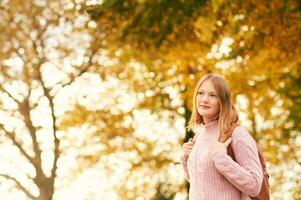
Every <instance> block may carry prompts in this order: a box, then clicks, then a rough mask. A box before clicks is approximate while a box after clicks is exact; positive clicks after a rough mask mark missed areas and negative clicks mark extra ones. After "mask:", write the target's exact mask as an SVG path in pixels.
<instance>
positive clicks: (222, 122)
mask: <svg viewBox="0 0 301 200" xmlns="http://www.w3.org/2000/svg"><path fill="white" fill-rule="evenodd" d="M207 80H209V81H211V83H212V84H213V86H214V88H215V90H216V92H217V98H218V102H219V106H220V111H219V113H218V114H217V116H216V117H215V119H214V120H218V128H219V131H220V134H221V135H220V136H227V134H229V131H230V127H231V124H232V123H233V122H237V121H238V115H237V113H236V111H235V108H234V106H233V104H232V102H231V92H230V89H229V86H228V84H227V82H226V81H225V79H224V78H223V77H222V76H220V75H218V74H207V75H205V76H203V77H202V78H201V79H200V80H199V81H198V82H197V84H196V86H195V89H194V94H193V103H192V105H193V106H192V114H191V118H190V121H189V124H188V126H187V128H188V130H191V129H193V128H194V127H196V126H197V125H199V124H203V123H204V120H203V117H202V116H201V115H200V114H199V113H198V111H197V105H196V96H197V93H198V90H199V88H200V86H201V85H202V84H203V83H204V82H205V81H207Z"/></svg>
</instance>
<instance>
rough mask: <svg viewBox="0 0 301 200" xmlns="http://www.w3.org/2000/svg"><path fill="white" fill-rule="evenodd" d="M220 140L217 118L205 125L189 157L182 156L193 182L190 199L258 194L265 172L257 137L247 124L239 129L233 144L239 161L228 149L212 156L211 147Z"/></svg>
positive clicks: (241, 198)
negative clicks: (260, 158) (256, 141)
mask: <svg viewBox="0 0 301 200" xmlns="http://www.w3.org/2000/svg"><path fill="white" fill-rule="evenodd" d="M217 139H218V129H217V121H213V122H211V123H209V124H206V125H204V131H203V133H200V134H199V135H198V137H197V138H196V142H195V144H194V146H193V149H192V151H191V153H190V155H189V158H188V160H187V161H186V162H185V161H184V160H183V159H182V164H183V167H184V171H185V175H186V179H187V180H188V181H189V182H190V189H189V200H247V199H250V198H249V197H248V196H256V195H257V194H258V193H259V192H260V189H261V184H262V180H263V174H262V170H261V164H260V161H259V157H258V152H257V147H256V143H255V141H254V140H253V138H252V137H251V136H250V134H249V133H248V132H247V130H245V129H244V128H243V127H241V126H238V127H236V128H235V130H234V131H233V134H232V142H231V143H230V145H231V146H232V148H233V151H234V154H235V159H236V162H235V161H233V160H232V158H231V157H230V156H228V155H227V150H226V149H223V150H220V151H218V152H217V153H215V154H214V155H212V157H210V156H209V154H208V149H209V146H210V144H211V142H212V141H213V140H217Z"/></svg>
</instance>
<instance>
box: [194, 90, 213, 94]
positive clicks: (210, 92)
mask: <svg viewBox="0 0 301 200" xmlns="http://www.w3.org/2000/svg"><path fill="white" fill-rule="evenodd" d="M199 92H205V91H204V90H199V91H198V93H199ZM208 93H209V94H216V92H212V91H209V92H208Z"/></svg>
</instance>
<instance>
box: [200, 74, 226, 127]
mask: <svg viewBox="0 0 301 200" xmlns="http://www.w3.org/2000/svg"><path fill="white" fill-rule="evenodd" d="M196 108H197V111H198V113H199V114H200V115H201V116H202V117H203V121H204V123H205V124H206V123H209V122H211V121H212V120H213V119H214V118H215V117H216V116H217V114H218V113H219V110H220V105H219V100H218V97H217V92H216V90H215V88H214V86H213V84H212V82H211V81H210V80H207V81H205V82H204V83H203V84H202V85H201V86H200V87H199V89H198V93H197V96H196Z"/></svg>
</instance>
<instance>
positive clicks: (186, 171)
mask: <svg viewBox="0 0 301 200" xmlns="http://www.w3.org/2000/svg"><path fill="white" fill-rule="evenodd" d="M181 163H182V167H183V169H184V173H185V179H186V180H187V181H188V182H190V181H189V174H188V168H187V160H185V159H184V156H181Z"/></svg>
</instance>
